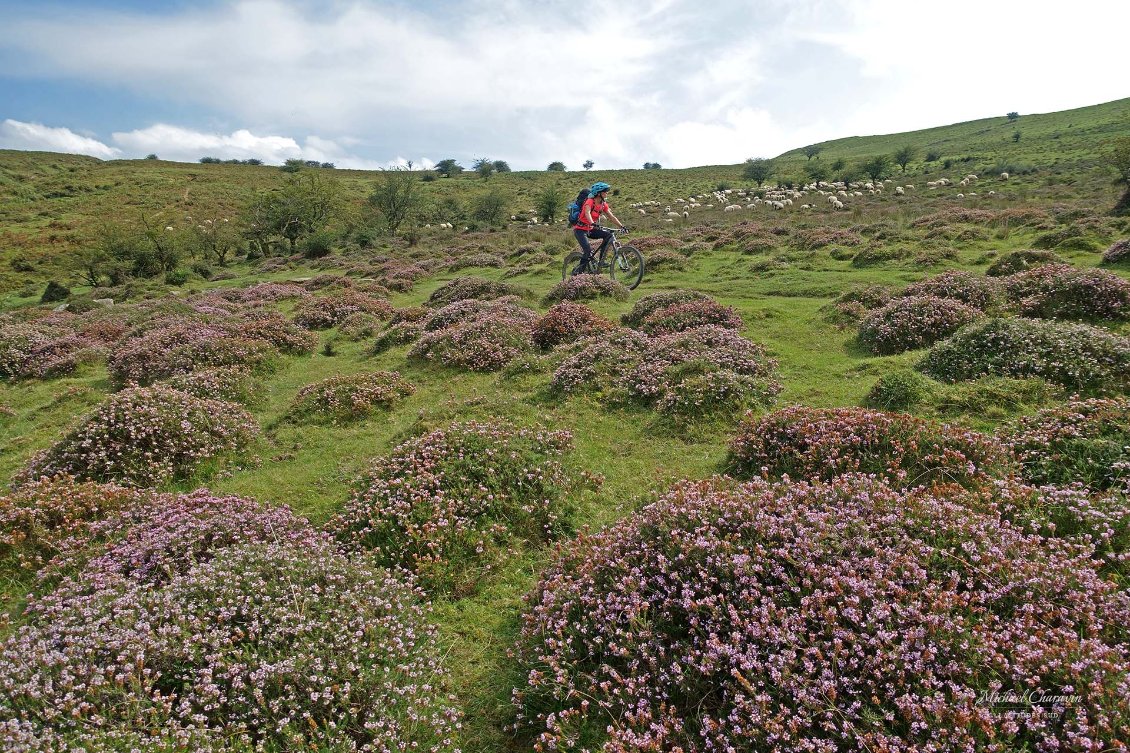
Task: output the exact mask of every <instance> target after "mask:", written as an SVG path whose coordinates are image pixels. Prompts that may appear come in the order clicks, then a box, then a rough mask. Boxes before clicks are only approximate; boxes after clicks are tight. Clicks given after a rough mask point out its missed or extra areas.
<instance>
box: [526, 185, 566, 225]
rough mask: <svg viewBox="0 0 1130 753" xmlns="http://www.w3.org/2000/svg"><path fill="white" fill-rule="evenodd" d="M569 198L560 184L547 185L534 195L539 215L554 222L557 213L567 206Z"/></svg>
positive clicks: (547, 220)
mask: <svg viewBox="0 0 1130 753" xmlns="http://www.w3.org/2000/svg"><path fill="white" fill-rule="evenodd" d="M567 198H568V196H566V194H565V192H564V191H562V190H561V188H560V187H559V186H552V185H551V186H546V187H545V188H543V189H542V190H541V191H540V192H539V193H538V194H537V196H536V197H534V202H535V204H534V205H535V207H536V208H537V210H538V217H540V218H541V219H542V220H543V221H545V222H553V221H554V220H555V219H557V213H558V212H560V211H561V209H562V207H564V206H565V199H567Z"/></svg>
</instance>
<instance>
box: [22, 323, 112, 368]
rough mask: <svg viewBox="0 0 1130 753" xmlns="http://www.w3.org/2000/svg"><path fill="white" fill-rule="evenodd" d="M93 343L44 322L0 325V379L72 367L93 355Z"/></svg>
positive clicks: (94, 352) (94, 353) (67, 330)
mask: <svg viewBox="0 0 1130 753" xmlns="http://www.w3.org/2000/svg"><path fill="white" fill-rule="evenodd" d="M94 345H95V343H94V342H91V341H90V340H87V339H86V338H84V337H81V336H79V335H77V334H74V333H73V332H72V331H70V330H69V329H64V328H62V327H60V326H53V325H51V324H50V323H47V322H42V321H40V322H26V323H23V322H20V323H13V324H4V325H0V378H6V379H12V380H15V379H46V378H49V377H55V376H62V375H64V374H69V373H71V372H72V371H74V370H75V368H76V367H77V366H78V364H79V362H80V360H82V359H83V358H85V357H93V356H94V355H96V351H95V350H93V349H92V348H93V346H94Z"/></svg>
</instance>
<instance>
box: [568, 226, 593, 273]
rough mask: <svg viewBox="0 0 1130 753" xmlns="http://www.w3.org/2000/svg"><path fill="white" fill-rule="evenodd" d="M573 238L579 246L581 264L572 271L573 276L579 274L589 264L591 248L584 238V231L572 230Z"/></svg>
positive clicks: (587, 240)
mask: <svg viewBox="0 0 1130 753" xmlns="http://www.w3.org/2000/svg"><path fill="white" fill-rule="evenodd" d="M573 236H574V237H575V238H576V239H577V243H579V244H580V246H581V263H580V264H579V265H578V267H577V269H574V270H573V274H579V273H580V272H581V270H583V269H585V268H586V267H588V265H589V262H591V261H592V246H590V245H589V239H588V238H586V237H585V231H584V230H574V231H573Z"/></svg>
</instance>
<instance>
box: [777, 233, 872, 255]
mask: <svg viewBox="0 0 1130 753" xmlns="http://www.w3.org/2000/svg"><path fill="white" fill-rule="evenodd" d="M790 243H791V245H792V246H793V247H794V248H799V249H801V250H803V251H813V250H815V249H818V248H824V247H826V246H859V245H861V244H862V243H863V237H862V236H860V235H859V234H858V233H854V232H852V231H851V230H844V229H840V228H831V227H815V228H807V229H800V230H797V231H796V232H795V233H794V234H793V237H792V240H791V241H790Z"/></svg>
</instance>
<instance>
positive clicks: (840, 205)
mask: <svg viewBox="0 0 1130 753" xmlns="http://www.w3.org/2000/svg"><path fill="white" fill-rule="evenodd" d="M843 208H844V203H843V202H842V201H840V200H839V199H832V209H843Z"/></svg>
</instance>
